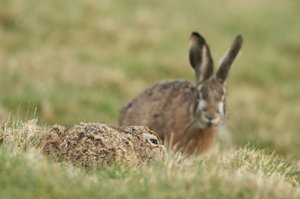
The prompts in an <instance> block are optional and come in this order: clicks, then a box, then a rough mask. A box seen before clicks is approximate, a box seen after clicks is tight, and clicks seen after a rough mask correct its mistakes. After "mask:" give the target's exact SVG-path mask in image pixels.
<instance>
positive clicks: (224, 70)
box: [217, 35, 243, 84]
mask: <svg viewBox="0 0 300 199" xmlns="http://www.w3.org/2000/svg"><path fill="white" fill-rule="evenodd" d="M242 44H243V37H242V36H241V35H238V36H237V37H236V38H235V40H234V41H233V43H232V45H231V47H230V48H229V50H228V52H227V53H226V54H225V56H224V58H223V59H222V60H221V63H220V67H219V70H218V72H217V79H218V80H219V81H220V82H221V83H222V84H223V83H224V82H225V80H226V78H227V76H228V72H229V70H230V67H231V65H232V63H233V61H234V60H235V58H236V57H237V55H238V53H239V51H240V49H241V47H242Z"/></svg>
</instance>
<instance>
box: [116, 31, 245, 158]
mask: <svg viewBox="0 0 300 199" xmlns="http://www.w3.org/2000/svg"><path fill="white" fill-rule="evenodd" d="M241 45H242V37H241V36H238V37H237V38H236V39H235V41H234V42H233V44H232V46H231V48H230V49H229V51H228V53H227V54H226V55H225V57H224V58H223V60H222V61H221V64H220V67H219V70H218V71H217V73H216V75H215V76H213V60H212V57H211V54H210V49H209V46H208V45H207V43H206V41H205V40H204V38H203V37H202V36H201V35H200V34H198V33H195V32H194V33H192V36H191V48H190V63H191V66H192V67H193V69H194V70H195V74H196V83H193V82H190V81H184V80H169V81H163V82H160V83H157V84H155V85H153V86H152V87H150V88H148V89H146V90H145V91H144V92H142V93H141V94H140V95H139V96H137V97H136V98H135V99H133V100H132V101H131V102H129V103H128V104H127V105H125V106H124V107H123V109H122V110H121V114H120V121H119V122H120V125H144V126H148V127H149V128H150V129H152V130H154V131H156V132H157V133H158V134H159V136H160V137H161V138H162V140H163V141H164V142H169V143H170V144H172V145H173V146H175V147H176V148H177V149H178V150H183V151H185V152H187V153H188V154H193V153H204V152H206V151H207V150H208V149H209V148H211V147H212V146H213V144H214V143H215V140H216V137H217V132H218V127H219V126H220V125H221V124H222V122H223V120H224V118H225V112H226V109H225V105H226V102H225V101H226V99H225V96H226V89H225V87H224V82H225V80H226V78H227V75H228V72H229V69H230V66H231V65H232V63H233V61H234V59H235V58H236V56H237V54H238V52H239V50H240V48H241Z"/></svg>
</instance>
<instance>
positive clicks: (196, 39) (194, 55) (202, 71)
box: [189, 32, 213, 84]
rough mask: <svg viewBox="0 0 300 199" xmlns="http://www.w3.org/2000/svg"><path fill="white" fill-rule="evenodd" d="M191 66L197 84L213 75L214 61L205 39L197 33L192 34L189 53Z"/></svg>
mask: <svg viewBox="0 0 300 199" xmlns="http://www.w3.org/2000/svg"><path fill="white" fill-rule="evenodd" d="M189 58H190V64H191V66H192V67H193V69H194V70H195V73H196V83H197V84H199V83H201V82H202V81H204V80H206V79H208V78H209V77H210V76H212V74H213V59H212V57H211V54H210V49H209V46H208V45H207V43H206V41H205V39H204V38H203V37H202V36H201V35H200V34H199V33H197V32H192V34H191V46H190V52H189Z"/></svg>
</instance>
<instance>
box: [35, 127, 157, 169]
mask: <svg viewBox="0 0 300 199" xmlns="http://www.w3.org/2000/svg"><path fill="white" fill-rule="evenodd" d="M145 135H146V137H145ZM147 136H150V137H152V138H153V139H154V140H155V139H156V142H157V143H156V144H152V143H149V140H146V139H145V138H147ZM39 147H40V148H41V149H42V151H43V152H44V153H45V154H47V155H49V156H51V157H52V158H54V159H56V160H57V161H71V162H73V163H74V164H75V165H81V166H84V167H94V168H95V167H98V166H100V165H112V164H114V163H124V164H126V165H142V164H145V165H147V164H149V163H150V162H151V161H152V160H153V159H155V158H156V157H159V156H160V155H161V152H163V151H162V150H163V146H162V145H161V140H160V139H159V138H158V136H157V134H156V133H155V132H153V131H150V130H149V129H148V128H146V127H142V126H131V127H114V126H109V125H105V124H98V123H81V124H79V125H75V126H73V127H71V128H66V127H63V126H54V127H53V128H51V129H50V130H49V131H48V132H46V133H45V134H44V135H43V136H42V137H41V139H40V144H39Z"/></svg>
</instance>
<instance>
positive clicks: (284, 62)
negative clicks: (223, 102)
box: [0, 0, 300, 198]
mask: <svg viewBox="0 0 300 199" xmlns="http://www.w3.org/2000/svg"><path fill="white" fill-rule="evenodd" d="M299 13H300V2H298V1H297V0H290V1H271V0H266V1H259V0H253V1H233V0H227V1H221V2H218V3H215V2H212V1H208V0H205V1H196V0H192V1H180V2H179V1H178V2H174V1H171V0H166V1H159V0H152V1H145V0H139V1H138V0H123V1H109V0H85V1H83V0H72V1H71V0H65V1H61V0H51V1H47V2H42V1H38V0H26V1H22V0H0V72H1V78H0V92H1V95H0V121H1V126H2V128H1V133H3V132H15V134H21V137H22V136H23V137H24V136H25V137H26V135H24V133H25V134H26V132H27V133H28V132H34V133H38V132H40V131H42V129H44V128H46V127H48V126H50V125H52V124H56V123H58V124H64V125H71V124H74V123H78V122H81V121H90V122H103V123H110V124H117V123H118V114H119V110H120V108H121V106H122V105H124V104H125V103H126V102H127V101H128V100H130V99H131V98H133V97H134V96H135V95H137V94H138V93H140V92H141V91H142V90H143V89H145V88H146V87H148V86H150V85H151V84H153V83H155V82H157V81H160V80H163V79H178V78H180V79H190V80H192V81H193V80H194V74H193V71H192V69H191V67H190V66H189V64H188V58H187V57H188V56H187V53H188V45H189V35H190V32H191V31H199V32H200V33H201V34H202V35H204V37H205V38H206V39H207V41H208V43H209V45H210V47H211V50H212V54H213V56H214V58H215V63H218V61H219V59H220V58H221V57H222V55H223V53H224V52H225V51H226V49H227V48H228V46H229V45H230V44H231V42H232V41H233V39H234V38H235V36H236V35H237V34H242V35H243V37H244V46H243V50H242V54H241V56H240V57H239V59H238V60H237V62H235V64H234V67H233V69H232V71H231V73H230V77H229V79H228V82H227V83H228V84H227V87H228V91H229V94H228V99H227V101H228V121H227V123H226V129H227V131H228V132H229V133H230V135H231V137H232V143H231V145H233V147H230V148H231V149H230V150H229V149H226V147H224V148H225V150H219V151H218V150H217V152H213V153H212V155H211V156H210V157H208V158H207V159H204V160H203V159H201V158H197V159H196V160H192V159H191V158H184V157H183V158H182V159H180V158H179V157H178V156H177V155H172V156H171V157H170V159H168V160H166V161H165V162H164V163H157V164H156V165H154V166H153V167H150V168H147V169H146V168H143V169H136V168H133V169H132V168H131V169H128V168H119V167H116V168H108V169H104V168H100V169H99V170H97V171H84V170H81V169H79V168H73V167H72V166H70V165H68V163H64V164H58V163H53V162H51V161H49V160H46V159H45V158H44V157H43V156H42V155H40V153H39V152H38V151H35V150H34V149H32V146H33V145H34V142H33V141H32V140H31V139H29V140H26V139H25V141H24V139H17V138H16V137H14V136H13V138H12V139H11V140H10V141H5V142H4V143H3V144H2V146H0V158H1V160H0V174H1V178H0V187H1V190H0V198H19V197H21V196H23V198H32V197H33V196H34V195H39V196H41V197H43V198H67V197H73V198H83V197H84V196H87V197H91V198H92V197H98V196H99V197H100V196H102V197H104V196H110V197H111V198H124V197H127V198H133V197H135V198H137V197H139V198H141V197H144V198H153V197H155V198H183V197H184V196H186V198H198V197H199V195H201V196H203V197H206V198H297V197H299V189H300V188H299V183H300V181H299V178H300V177H299V176H300V173H299V171H300V168H299V167H300V166H299V164H300V163H299V159H300V152H299V151H300V123H299V118H300V78H299V74H300V67H299V66H298V65H299V62H300V38H299V34H300V20H299V19H300V14H299ZM31 119H37V124H35V123H34V124H32V121H29V123H28V122H25V123H24V124H23V123H22V122H21V121H27V120H31ZM28 125H31V126H33V127H34V128H33V129H30V130H24V129H26V128H27V127H28ZM27 142H28V143H27ZM26 143H27V144H26ZM24 144H25V145H26V146H27V145H28V147H22V146H24ZM272 154H273V155H272ZM116 187H117V189H116ZM131 187H138V188H136V189H132V188H131ZM228 187H230V189H229V188H228ZM129 190H131V191H129ZM297 194H298V195H297Z"/></svg>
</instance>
